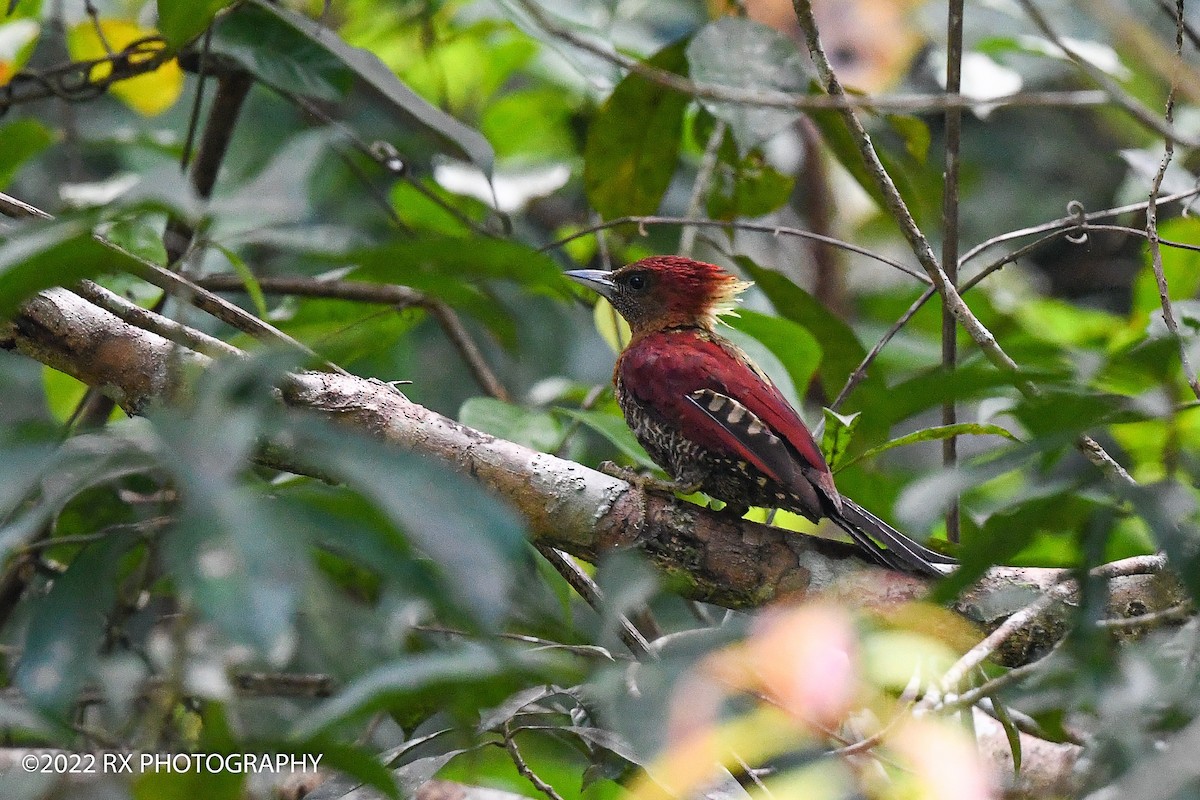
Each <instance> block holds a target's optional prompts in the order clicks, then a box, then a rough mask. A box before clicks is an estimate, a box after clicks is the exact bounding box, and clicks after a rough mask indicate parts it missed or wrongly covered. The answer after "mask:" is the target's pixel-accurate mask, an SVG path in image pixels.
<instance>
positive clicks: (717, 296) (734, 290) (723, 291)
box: [707, 278, 754, 326]
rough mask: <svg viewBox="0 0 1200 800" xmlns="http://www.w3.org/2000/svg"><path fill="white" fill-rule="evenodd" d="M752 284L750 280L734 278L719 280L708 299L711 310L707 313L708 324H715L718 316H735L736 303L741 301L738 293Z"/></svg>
mask: <svg viewBox="0 0 1200 800" xmlns="http://www.w3.org/2000/svg"><path fill="white" fill-rule="evenodd" d="M753 285H754V283H753V282H752V281H739V280H737V279H735V278H726V279H725V280H723V281H721V283H720V285H718V287H717V289H716V291H714V292H713V296H712V300H711V301H710V308H711V310H710V311H709V312H708V315H707V316H708V323H709V325H710V326H711V325H715V324H716V323H717V320H718V319H719V318H720V317H736V316H737V315H738V314H737V304H738V303H740V302H742V299H741V297H739V295H741V293H742V292H744V291H746V290H747V289H749V288H750V287H751V286H753Z"/></svg>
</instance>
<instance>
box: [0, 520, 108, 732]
mask: <svg viewBox="0 0 1200 800" xmlns="http://www.w3.org/2000/svg"><path fill="white" fill-rule="evenodd" d="M131 543H132V540H131V539H130V538H129V537H125V536H112V537H109V538H107V539H104V540H102V541H100V542H97V543H96V544H93V545H89V546H88V547H85V548H84V549H83V550H82V551H80V553H79V555H78V556H76V557H75V560H74V561H72V562H71V565H70V566H69V567H68V568H67V571H66V572H65V573H63V574H62V575H61V576H59V577H57V578H56V579H55V580H54V583H53V585H52V586H51V587H50V591H49V592H48V593H47V594H46V595H45V596H44V597H41V598H39V599H37V600H36V601H35V602H34V604H33V610H32V614H31V616H30V620H29V627H28V630H27V631H26V634H25V645H24V649H23V651H22V654H21V661H20V665H19V666H18V668H17V673H16V677H15V683H16V685H17V686H18V687H19V688H20V689H21V692H22V694H23V695H24V696H25V697H27V698H29V701H30V703H32V704H33V705H34V706H35V707H37V708H38V709H39V710H41V711H42V712H43V713H45V714H47V715H49V716H51V717H53V718H54V719H57V720H59V721H60V722H66V721H67V720H68V719H69V718H70V716H71V715H70V712H71V709H72V708H73V707H74V704H75V696H76V695H77V694H78V692H79V690H80V688H82V686H83V683H84V681H85V680H86V679H87V677H88V676H89V674H90V671H91V667H92V665H93V664H94V663H95V660H96V656H97V650H98V648H99V646H100V643H101V642H102V641H103V640H104V634H105V615H106V614H107V613H108V611H109V610H110V609H111V608H112V605H113V603H114V602H116V599H117V568H118V566H119V565H120V560H121V556H123V555H124V554H125V551H126V550H128V549H129V546H130V544H131Z"/></svg>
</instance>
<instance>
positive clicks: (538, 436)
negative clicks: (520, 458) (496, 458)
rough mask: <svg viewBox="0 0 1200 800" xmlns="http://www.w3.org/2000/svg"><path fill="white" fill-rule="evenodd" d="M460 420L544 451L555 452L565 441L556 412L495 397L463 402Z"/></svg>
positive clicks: (503, 437)
mask: <svg viewBox="0 0 1200 800" xmlns="http://www.w3.org/2000/svg"><path fill="white" fill-rule="evenodd" d="M458 421H459V422H461V423H462V424H463V425H466V426H467V427H470V428H475V429H476V430H481V431H483V432H484V433H490V434H492V435H493V436H499V437H500V438H501V439H508V440H509V441H511V442H516V443H518V444H523V445H525V446H526V447H530V448H533V449H534V450H541V451H542V452H544V453H549V452H552V451H553V450H554V449H555V448H557V447H558V445H559V444H560V443H561V442H562V428H561V427H560V426H559V424H558V421H557V420H556V419H554V415H552V414H550V413H549V412H547V411H534V410H532V409H528V408H524V407H522V406H518V405H514V404H512V403H506V402H504V401H503V400H496V399H495V398H492V397H472V398H471V399H470V400H468V401H467V402H465V403H463V405H462V408H460V409H459V411H458Z"/></svg>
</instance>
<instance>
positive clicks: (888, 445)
mask: <svg viewBox="0 0 1200 800" xmlns="http://www.w3.org/2000/svg"><path fill="white" fill-rule="evenodd" d="M951 436H1003V437H1004V438H1005V439H1008V440H1010V441H1013V442H1019V441H1020V439H1018V438H1017V437H1016V436H1013V435H1012V434H1011V433H1009V432H1008V431H1007V430H1005V429H1004V428H1002V427H1000V426H999V425H980V424H979V423H977V422H960V423H957V424H955V425H938V426H935V427H932V428H923V429H921V430H919V431H913V432H912V433H909V434H906V435H904V436H899V437H897V438H895V439H892V440H890V441H887V442H884V443H883V444H881V445H879V446H878V447H872V448H871V449H869V450H864V451H863V452H862V453H859V454H858V455H856V456H854V457H853V458H850V459H848V460H846V461H844V462H842V465H841V466H840V467H839V469H845V468H846V467H848V466H850V465H851V464H854V463H857V462H859V461H862V460H863V459H866V458H871V457H873V456H877V455H879V454H880V453H882V452H884V451H885V450H891V449H892V448H893V447H903V446H904V445H907V444H916V443H917V442H934V441H938V440H941V439H949V438H950V437H951Z"/></svg>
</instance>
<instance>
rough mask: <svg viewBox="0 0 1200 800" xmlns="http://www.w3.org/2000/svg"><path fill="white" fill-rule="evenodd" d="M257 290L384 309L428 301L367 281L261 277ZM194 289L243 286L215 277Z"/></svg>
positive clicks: (407, 291)
mask: <svg viewBox="0 0 1200 800" xmlns="http://www.w3.org/2000/svg"><path fill="white" fill-rule="evenodd" d="M255 280H256V281H257V282H258V285H259V288H261V289H262V290H263V291H264V292H267V293H269V294H290V295H295V296H297V297H323V298H331V299H335V300H353V301H356V302H359V303H376V304H379V305H385V306H398V307H400V308H406V307H408V306H424V305H425V304H426V303H427V302H428V298H427V297H426V296H425V295H424V294H423V293H421V292H418V291H417V290H416V289H410V288H409V287H407V286H399V285H397V284H393V283H368V282H366V281H345V280H324V279H322V278H305V277H288V276H274V275H264V276H259V277H256V278H255ZM196 285H197V286H202V287H204V288H205V289H210V290H212V291H214V292H244V291H245V290H246V282H245V280H243V279H242V277H241V276H240V275H234V274H232V273H229V274H216V275H206V276H204V277H203V278H196Z"/></svg>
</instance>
